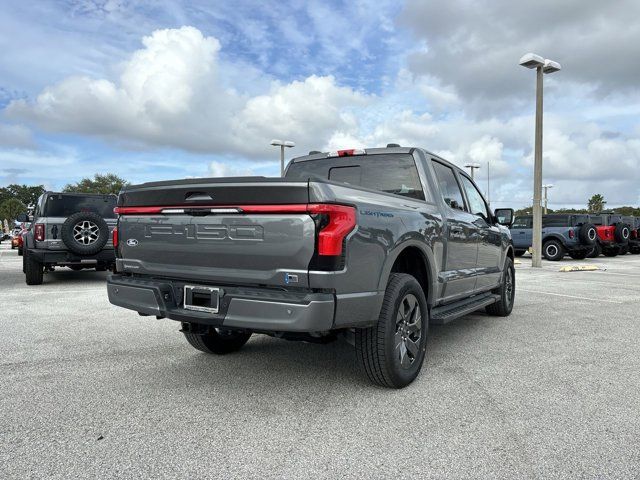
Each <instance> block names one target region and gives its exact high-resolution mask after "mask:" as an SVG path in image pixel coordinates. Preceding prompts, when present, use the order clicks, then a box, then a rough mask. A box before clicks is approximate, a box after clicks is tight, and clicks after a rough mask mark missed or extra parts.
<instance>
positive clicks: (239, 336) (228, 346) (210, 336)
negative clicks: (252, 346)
mask: <svg viewBox="0 0 640 480" xmlns="http://www.w3.org/2000/svg"><path fill="white" fill-rule="evenodd" d="M182 333H184V338H186V339H187V342H189V345H191V346H192V347H193V348H195V349H196V350H200V351H201V352H205V353H215V354H217V355H224V354H227V353H231V352H236V351H238V350H240V349H241V348H242V347H243V346H244V344H245V343H247V341H248V340H249V338H250V337H251V332H249V333H245V332H240V331H237V330H228V329H224V328H215V329H211V330H210V331H209V333H206V334H204V335H196V334H195V333H189V332H182Z"/></svg>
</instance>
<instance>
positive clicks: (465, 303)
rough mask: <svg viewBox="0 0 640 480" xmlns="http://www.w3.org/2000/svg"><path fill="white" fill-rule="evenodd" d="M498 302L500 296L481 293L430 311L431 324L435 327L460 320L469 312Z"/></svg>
mask: <svg viewBox="0 0 640 480" xmlns="http://www.w3.org/2000/svg"><path fill="white" fill-rule="evenodd" d="M498 301H500V295H495V294H493V293H482V294H480V295H475V296H473V297H470V298H465V299H464V300H459V301H457V302H454V303H450V304H448V305H442V306H440V307H436V308H434V309H432V310H431V323H433V324H436V325H444V324H445V323H449V322H450V321H452V320H455V319H456V318H460V317H462V316H464V315H467V314H469V313H471V312H475V311H476V310H479V309H481V308H484V307H486V306H487V305H491V304H493V303H496V302H498Z"/></svg>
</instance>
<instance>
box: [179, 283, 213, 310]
mask: <svg viewBox="0 0 640 480" xmlns="http://www.w3.org/2000/svg"><path fill="white" fill-rule="evenodd" d="M183 300H184V301H183V306H184V308H185V310H194V311H196V312H207V313H218V311H219V309H220V289H219V288H218V287H207V286H204V285H185V286H184V299H183Z"/></svg>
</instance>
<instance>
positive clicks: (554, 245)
mask: <svg viewBox="0 0 640 480" xmlns="http://www.w3.org/2000/svg"><path fill="white" fill-rule="evenodd" d="M564 253H565V252H564V246H563V245H562V243H560V242H559V241H558V240H554V239H551V240H547V241H546V242H544V245H543V246H542V254H543V255H544V258H546V259H547V260H549V261H551V262H557V261H558V260H562V258H563V257H564Z"/></svg>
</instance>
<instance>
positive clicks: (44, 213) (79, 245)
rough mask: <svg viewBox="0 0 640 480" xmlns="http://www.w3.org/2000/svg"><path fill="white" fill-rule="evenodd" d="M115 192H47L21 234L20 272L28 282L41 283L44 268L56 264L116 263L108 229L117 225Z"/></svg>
mask: <svg viewBox="0 0 640 480" xmlns="http://www.w3.org/2000/svg"><path fill="white" fill-rule="evenodd" d="M116 199H117V197H116V196H115V195H90V194H85V193H55V192H46V193H44V194H42V195H41V196H40V198H39V199H38V203H37V205H36V208H35V211H34V213H33V218H31V217H29V215H28V214H26V213H23V214H21V215H19V216H18V220H19V221H23V222H32V224H31V227H30V228H29V230H28V231H27V232H26V233H25V234H23V257H22V262H23V263H22V265H23V272H24V274H25V279H26V282H27V285H40V284H41V283H42V280H43V274H44V272H45V271H52V270H54V268H55V267H56V266H66V267H69V268H71V269H72V270H82V269H83V268H95V269H96V270H99V271H104V270H107V269H109V268H111V267H112V266H113V265H114V263H115V254H114V250H113V244H112V241H111V236H112V235H111V232H112V230H113V228H114V227H115V224H116V216H115V213H114V212H113V209H114V207H115V206H116Z"/></svg>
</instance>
